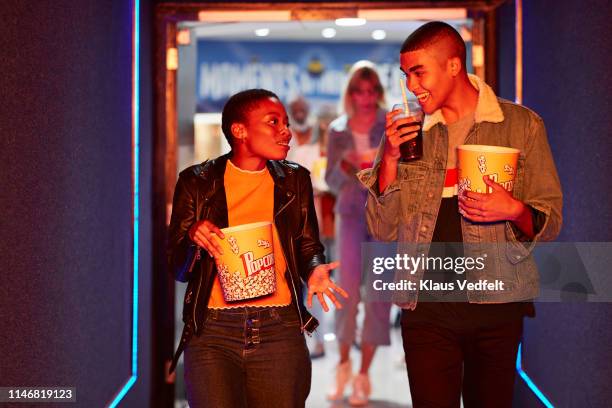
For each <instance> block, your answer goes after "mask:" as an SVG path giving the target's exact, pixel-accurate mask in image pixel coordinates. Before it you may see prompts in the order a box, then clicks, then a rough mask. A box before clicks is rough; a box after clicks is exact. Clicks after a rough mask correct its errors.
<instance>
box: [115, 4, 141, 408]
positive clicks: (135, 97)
mask: <svg viewBox="0 0 612 408" xmlns="http://www.w3.org/2000/svg"><path fill="white" fill-rule="evenodd" d="M133 5H134V10H133V16H134V21H133V27H134V28H133V32H132V35H133V36H134V38H133V47H134V48H133V50H132V58H134V61H133V64H132V66H133V72H132V78H133V89H132V123H133V152H132V153H133V157H132V163H133V166H134V167H133V168H132V174H133V177H134V181H133V182H134V196H133V197H132V198H133V199H132V202H133V205H134V208H133V217H134V223H133V226H132V228H133V234H134V241H133V247H132V254H133V255H132V256H133V258H132V270H133V282H134V284H133V287H132V375H131V377H130V378H129V379H128V380H127V382H126V383H125V384H124V385H123V388H121V390H120V391H119V392H118V393H117V395H116V396H115V398H114V399H113V401H112V402H111V403H110V404H109V407H111V408H114V407H116V406H117V404H119V402H120V401H121V400H122V399H123V397H125V395H126V394H127V393H128V391H129V390H130V389H131V388H132V386H133V385H134V384H135V383H136V379H137V378H138V245H139V224H140V218H139V217H140V211H139V205H140V185H139V180H140V171H139V168H140V0H134V3H133Z"/></svg>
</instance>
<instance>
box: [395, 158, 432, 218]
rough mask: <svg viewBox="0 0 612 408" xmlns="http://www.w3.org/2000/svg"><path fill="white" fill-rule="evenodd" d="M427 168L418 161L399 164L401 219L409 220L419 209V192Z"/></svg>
mask: <svg viewBox="0 0 612 408" xmlns="http://www.w3.org/2000/svg"><path fill="white" fill-rule="evenodd" d="M428 171H429V167H428V166H427V165H426V164H424V163H421V162H420V161H416V162H409V163H400V164H399V168H398V179H399V182H400V187H401V192H402V195H401V203H402V206H401V207H402V219H403V220H404V222H406V221H408V220H409V219H411V218H412V217H411V216H412V215H414V214H415V213H416V212H417V211H418V210H419V207H420V205H419V204H420V200H419V197H420V195H421V194H420V191H421V190H422V189H423V184H424V181H425V175H426V174H427V172H428Z"/></svg>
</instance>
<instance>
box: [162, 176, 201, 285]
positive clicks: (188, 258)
mask: <svg viewBox="0 0 612 408" xmlns="http://www.w3.org/2000/svg"><path fill="white" fill-rule="evenodd" d="M195 181H196V180H195V177H194V176H191V177H189V176H188V175H187V174H185V172H183V173H182V174H181V175H180V176H179V179H178V181H177V183H176V188H175V190H174V197H173V200H172V216H171V219H170V226H169V228H168V265H169V267H170V270H172V272H173V273H174V278H175V279H176V280H178V281H181V282H187V281H188V280H189V279H190V278H191V271H192V270H193V265H194V263H195V261H196V255H197V252H198V251H197V246H196V245H195V244H194V243H193V242H192V241H191V240H190V239H189V236H188V231H189V228H190V227H191V226H192V225H193V224H194V223H195V222H196V214H197V188H196V182H195Z"/></svg>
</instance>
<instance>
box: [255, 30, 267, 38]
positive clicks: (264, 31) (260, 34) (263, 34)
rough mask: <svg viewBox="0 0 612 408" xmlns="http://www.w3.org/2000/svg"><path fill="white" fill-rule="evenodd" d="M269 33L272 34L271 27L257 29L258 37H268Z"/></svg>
mask: <svg viewBox="0 0 612 408" xmlns="http://www.w3.org/2000/svg"><path fill="white" fill-rule="evenodd" d="M268 34H270V29H269V28H258V29H257V30H255V35H256V36H258V37H266V36H267V35H268Z"/></svg>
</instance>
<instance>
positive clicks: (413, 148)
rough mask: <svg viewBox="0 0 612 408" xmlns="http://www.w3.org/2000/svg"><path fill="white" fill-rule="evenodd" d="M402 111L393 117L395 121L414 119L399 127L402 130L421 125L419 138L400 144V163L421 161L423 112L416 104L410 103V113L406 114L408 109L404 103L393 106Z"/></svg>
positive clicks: (418, 133)
mask: <svg viewBox="0 0 612 408" xmlns="http://www.w3.org/2000/svg"><path fill="white" fill-rule="evenodd" d="M396 109H401V112H399V113H397V114H396V115H395V116H393V120H397V119H401V118H407V117H408V118H412V119H413V121H412V122H409V123H407V124H405V125H401V126H399V127H398V128H397V129H398V130H401V129H403V128H405V127H409V126H414V125H419V126H420V127H419V130H418V132H417V136H416V137H415V138H413V139H410V140H407V141H405V142H403V143H402V144H400V162H404V163H405V162H410V161H413V160H419V159H421V158H422V157H423V111H422V110H421V106H420V105H419V104H418V103H416V102H408V109H409V112H408V113H407V112H406V107H405V105H404V104H402V103H398V104H395V105H393V110H396Z"/></svg>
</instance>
